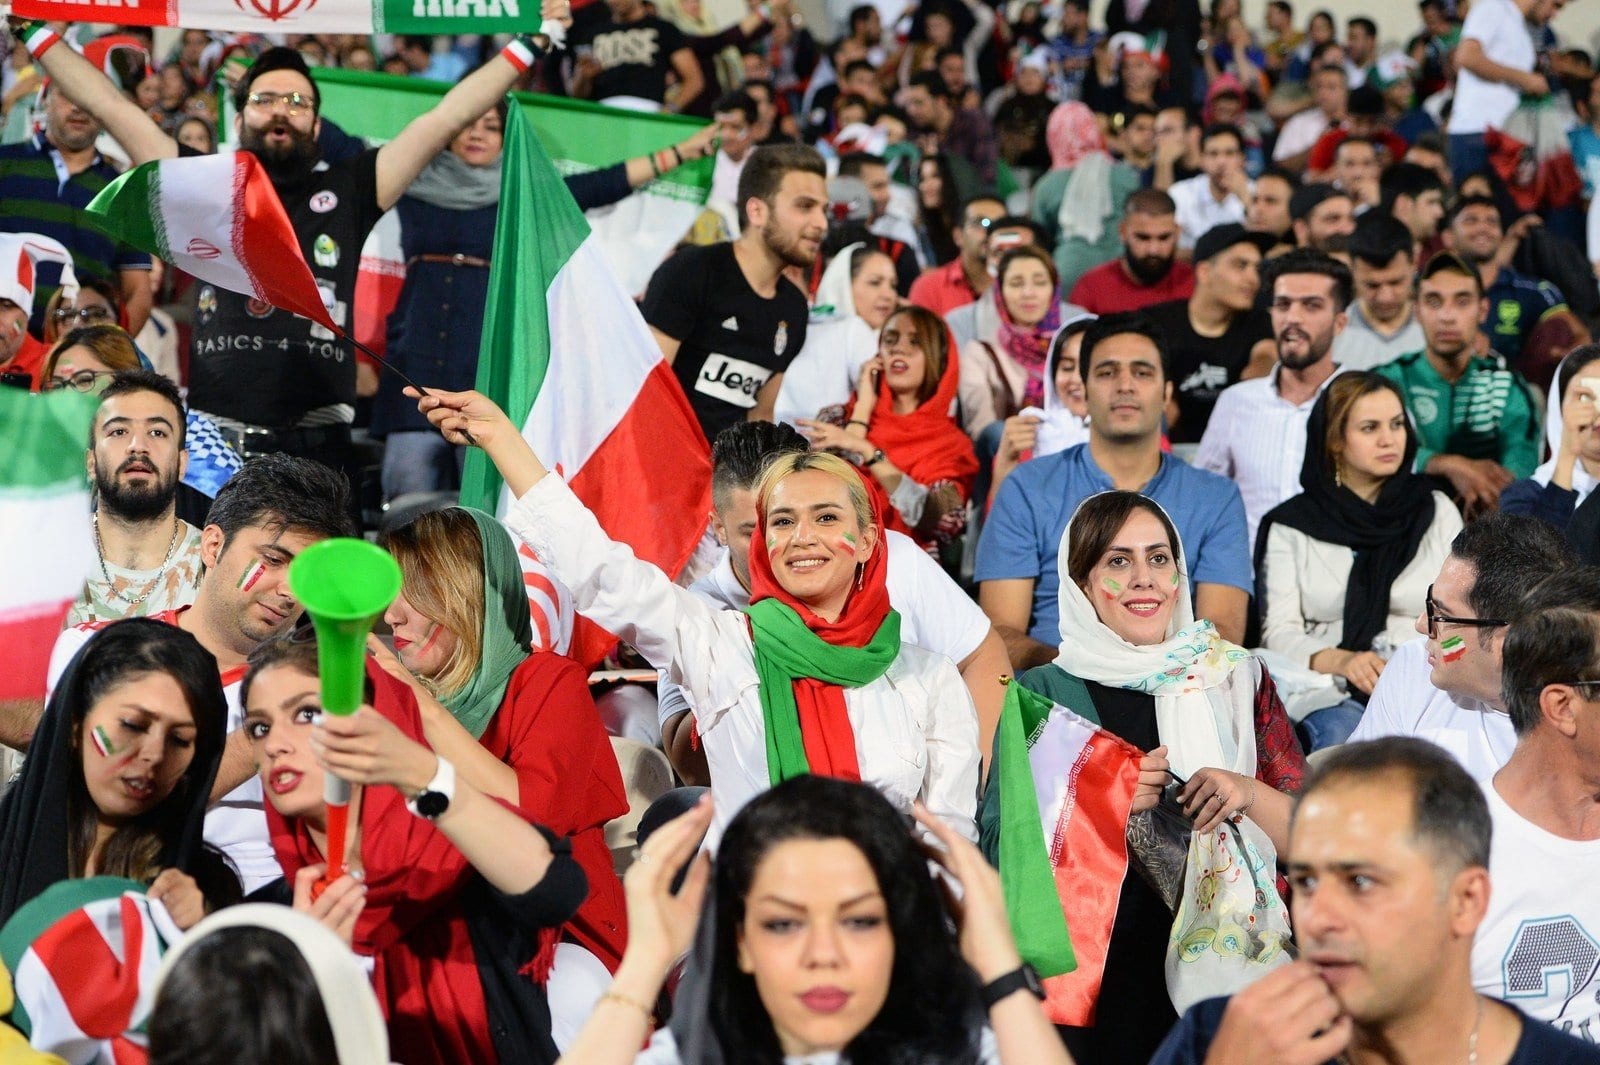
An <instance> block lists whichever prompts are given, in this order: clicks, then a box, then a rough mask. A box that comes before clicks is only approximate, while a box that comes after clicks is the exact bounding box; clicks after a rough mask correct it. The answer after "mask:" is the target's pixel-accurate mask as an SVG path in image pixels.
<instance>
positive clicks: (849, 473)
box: [756, 451, 874, 529]
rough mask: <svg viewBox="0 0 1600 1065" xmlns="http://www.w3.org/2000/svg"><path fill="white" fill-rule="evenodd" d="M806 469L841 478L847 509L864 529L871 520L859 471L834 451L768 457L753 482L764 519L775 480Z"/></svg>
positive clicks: (775, 484)
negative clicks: (769, 460)
mask: <svg viewBox="0 0 1600 1065" xmlns="http://www.w3.org/2000/svg"><path fill="white" fill-rule="evenodd" d="M807 470H816V471H817V472H819V473H826V474H828V475H829V476H830V477H834V478H836V479H837V480H839V481H841V482H843V484H844V487H845V491H846V492H847V493H848V494H849V496H850V509H852V510H854V511H855V514H856V521H857V522H858V523H859V524H860V526H861V528H862V529H867V528H869V527H870V526H872V525H873V524H874V523H873V520H872V501H871V499H870V498H869V497H868V495H867V486H866V484H865V483H864V482H863V481H862V480H861V474H860V473H858V472H857V471H856V468H855V467H854V466H852V465H850V464H849V463H848V462H846V461H845V460H844V459H842V458H840V457H839V456H838V455H832V454H829V453H828V452H826V451H791V452H789V453H788V454H785V455H780V456H778V457H777V458H776V459H773V460H772V464H771V465H770V466H768V467H767V469H766V472H765V473H763V474H762V475H761V482H760V484H758V485H757V486H756V506H757V509H758V510H759V511H760V513H761V515H762V520H763V521H765V520H766V517H765V516H766V513H767V500H768V499H769V498H770V497H771V495H772V490H773V489H774V488H776V487H777V486H778V482H779V481H781V480H783V479H784V478H785V477H787V476H789V475H790V474H791V473H805V472H806V471H807Z"/></svg>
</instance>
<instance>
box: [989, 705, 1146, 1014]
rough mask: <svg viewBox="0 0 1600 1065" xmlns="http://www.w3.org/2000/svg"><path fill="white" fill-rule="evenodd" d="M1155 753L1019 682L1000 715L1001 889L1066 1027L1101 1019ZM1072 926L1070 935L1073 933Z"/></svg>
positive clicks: (1048, 1004) (1050, 1003) (1020, 941)
mask: <svg viewBox="0 0 1600 1065" xmlns="http://www.w3.org/2000/svg"><path fill="white" fill-rule="evenodd" d="M1142 757H1143V752H1141V751H1140V750H1139V749H1138V748H1136V747H1133V746H1132V745H1130V744H1128V743H1127V742H1125V741H1123V740H1121V739H1118V738H1117V737H1116V736H1113V735H1112V734H1111V733H1109V732H1107V731H1105V730H1104V729H1102V728H1099V727H1098V726H1096V725H1094V724H1092V723H1090V722H1089V721H1086V720H1084V719H1083V718H1082V717H1079V716H1078V715H1077V714H1075V713H1073V712H1072V711H1071V710H1069V709H1067V708H1066V707H1064V706H1061V705H1060V704H1058V703H1054V702H1052V701H1051V700H1049V699H1047V698H1045V697H1044V696H1042V695H1039V694H1037V693H1035V692H1032V691H1029V690H1028V689H1027V688H1024V687H1023V686H1022V685H1020V684H1018V683H1016V682H1015V681H1012V682H1011V683H1010V684H1008V685H1007V687H1006V700H1005V706H1004V707H1003V709H1002V710H1001V713H1000V742H999V754H998V764H997V766H996V767H995V770H994V771H995V772H997V773H998V774H999V785H998V786H999V792H1000V861H999V866H1000V881H1001V886H1002V888H1003V890H1004V894H1005V900H1006V912H1007V913H1008V914H1009V916H1010V918H1011V928H1012V932H1013V933H1014V934H1015V936H1016V939H1017V945H1018V947H1019V948H1020V949H1021V951H1022V956H1023V958H1025V959H1026V960H1027V961H1028V962H1029V963H1031V964H1032V965H1033V967H1034V968H1035V969H1037V970H1038V971H1039V974H1040V976H1042V977H1044V978H1045V980H1044V988H1045V1013H1046V1014H1047V1015H1048V1016H1049V1018H1050V1020H1051V1021H1053V1022H1054V1023H1056V1024H1068V1025H1087V1024H1092V1023H1093V1021H1094V1008H1095V1002H1096V1001H1097V1000H1098V999H1099V997H1100V981H1101V978H1102V977H1103V976H1104V975H1105V966H1106V949H1107V947H1108V946H1109V945H1110V942H1111V926H1112V924H1113V923H1114V922H1115V921H1116V917H1117V900H1118V897H1119V895H1120V894H1121V890H1122V881H1123V878H1124V877H1125V876H1126V875H1127V872H1128V848H1127V841H1126V838H1125V833H1126V832H1127V826H1128V815H1129V813H1130V812H1131V811H1132V808H1133V794H1134V791H1135V790H1136V789H1137V788H1138V786H1139V761H1140V759H1141V758H1142ZM1069 929H1070V934H1069Z"/></svg>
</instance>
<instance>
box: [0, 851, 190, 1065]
mask: <svg viewBox="0 0 1600 1065" xmlns="http://www.w3.org/2000/svg"><path fill="white" fill-rule="evenodd" d="M182 935H183V933H182V932H180V931H179V930H178V927H177V925H175V924H173V922H172V918H171V916H170V915H168V913H167V910H166V907H165V906H163V905H162V904H161V903H159V902H152V901H150V900H149V899H148V898H146V897H145V893H144V885H143V884H139V883H136V882H134V881H132V880H123V879H120V878H117V877H107V876H96V877H89V878H87V879H82V878H80V879H77V880H63V881H61V882H60V883H57V884H53V885H51V886H50V887H48V888H46V889H45V890H44V892H43V893H41V894H40V895H38V896H37V897H35V898H34V899H32V900H30V901H29V902H28V903H26V904H25V905H23V906H22V907H21V908H19V909H18V910H17V912H16V913H15V914H13V915H12V917H11V920H9V921H7V922H6V925H5V928H4V929H3V930H0V959H3V960H4V962H5V966H6V968H7V969H9V970H10V971H11V973H12V981H13V983H14V984H15V990H16V1006H15V1008H14V1009H13V1011H12V1013H11V1016H10V1020H11V1023H12V1024H14V1025H15V1026H16V1027H17V1029H18V1030H19V1031H21V1032H23V1033H24V1034H25V1035H27V1036H28V1037H29V1041H30V1042H31V1043H32V1044H33V1046H34V1048H35V1049H37V1050H40V1051H44V1052H47V1053H51V1054H55V1055H58V1056H59V1057H61V1058H62V1059H64V1060H65V1061H67V1062H69V1063H72V1065H79V1063H82V1065H89V1063H94V1065H144V1063H145V1062H146V1061H148V1060H149V1051H148V1044H147V1040H146V1038H145V1031H144V1030H145V1027H146V1025H147V1024H148V1022H149V1019H150V1010H151V1007H152V1006H153V1005H154V1004H155V977H156V972H157V970H158V969H159V968H160V966H161V956H162V954H164V953H165V952H166V950H167V949H168V947H170V946H171V945H172V944H174V943H176V942H177V941H178V940H179V939H180V938H182Z"/></svg>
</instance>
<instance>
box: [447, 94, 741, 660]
mask: <svg viewBox="0 0 1600 1065" xmlns="http://www.w3.org/2000/svg"><path fill="white" fill-rule="evenodd" d="M501 165H502V173H501V186H500V218H499V222H498V224H497V225H496V227H495V238H494V256H493V258H492V260H491V261H492V262H493V264H494V265H493V266H492V267H491V268H490V274H489V299H488V305H487V306H486V307H485V310H484V322H483V341H482V344H481V346H480V347H479V349H478V352H479V353H478V381H477V384H478V390H479V391H480V392H483V393H484V394H485V395H487V396H489V397H491V398H492V399H494V400H495V402H497V403H499V404H500V405H501V407H502V408H504V409H505V411H506V413H507V414H509V415H510V416H511V420H512V421H514V422H520V423H521V424H522V427H523V429H522V435H523V436H524V437H525V438H526V439H527V440H528V442H529V443H530V444H532V445H533V449H534V451H535V452H536V453H537V454H538V455H539V456H540V458H541V459H543V460H544V462H545V464H546V465H547V466H549V467H550V468H551V469H554V470H556V471H557V472H558V473H559V474H560V475H561V476H562V477H564V478H565V479H566V480H567V481H568V482H569V483H570V484H571V486H572V489H573V491H574V492H576V493H577V495H578V497H579V498H580V499H582V500H583V501H584V503H585V504H586V505H587V506H588V507H589V509H590V510H592V511H593V512H594V514H595V517H596V518H597V519H599V522H600V524H601V526H602V527H603V528H604V529H605V530H606V532H607V533H608V534H610V536H611V537H612V538H613V539H616V540H619V541H621V542H623V543H626V544H628V545H630V546H631V547H632V548H633V550H634V552H635V553H636V554H637V555H638V556H639V557H640V558H642V559H644V560H646V561H648V562H653V563H655V564H656V565H657V566H660V567H661V568H662V569H663V570H665V571H666V572H668V573H670V574H676V573H677V572H678V571H679V570H680V569H681V568H682V566H683V564H684V562H686V561H687V560H688V558H689V556H690V555H691V554H692V553H693V551H694V547H695V544H696V543H698V542H699V540H700V536H701V534H702V532H703V531H704V530H705V526H706V518H707V515H708V514H709V513H710V508H711V461H710V455H709V454H708V451H707V448H706V441H705V436H704V434H702V433H701V431H700V427H699V423H698V422H697V421H696V420H695V417H694V412H693V411H692V410H690V408H689V402H688V400H687V399H685V398H684V395H683V390H682V389H681V388H680V387H679V385H678V382H677V379H676V378H675V377H673V375H672V369H671V367H670V366H668V365H667V362H666V360H665V359H664V358H662V356H661V349H660V348H658V347H657V346H656V342H655V340H654V338H652V337H651V335H650V330H649V327H647V326H646V325H645V323H644V318H643V317H642V316H641V315H640V314H639V309H638V308H637V307H636V306H635V305H634V303H633V301H632V300H631V299H629V298H628V294H627V293H626V292H624V291H623V290H622V287H621V286H620V285H619V284H617V279H616V277H615V276H613V275H612V273H611V271H610V269H609V268H608V267H607V265H606V262H605V259H604V258H603V257H602V256H601V254H600V251H599V248H598V247H597V246H596V243H595V240H594V235H593V234H592V232H591V231H590V229H589V224H588V223H587V222H586V221H585V220H584V217H583V215H582V214H581V213H580V212H579V211H578V207H577V205H576V204H575V203H574V202H573V200H572V197H571V196H570V195H569V194H568V193H567V190H566V187H565V185H564V184H563V183H562V181H561V178H560V176H559V175H558V174H557V173H556V170H555V167H554V166H553V165H552V164H551V162H550V158H549V156H547V155H546V154H545V152H544V149H543V148H542V147H541V146H540V144H539V138H538V137H537V136H535V134H534V131H533V127H532V124H531V123H530V122H529V121H528V117H527V115H526V114H525V113H524V110H523V107H522V105H521V104H520V103H517V102H516V101H513V102H512V104H511V108H510V112H509V113H508V114H507V116H506V131H505V156H504V160H503V162H502V164H501ZM461 502H462V503H463V504H464V505H467V506H475V507H480V508H482V509H484V510H487V511H489V512H491V513H495V514H504V513H505V510H506V507H507V506H508V505H509V503H510V502H511V500H510V495H509V493H508V492H507V491H506V490H505V487H504V485H503V484H502V482H501V480H500V476H499V474H497V473H496V472H495V470H494V467H493V466H492V465H491V464H490V463H489V461H488V459H487V458H486V457H485V456H484V454H483V452H481V451H478V450H476V449H474V450H473V451H472V452H471V453H470V454H469V455H468V456H467V466H466V472H465V474H464V476H463V478H462V487H461ZM585 626H587V623H585V625H584V626H580V631H579V633H578V634H577V636H576V638H575V639H574V643H573V651H572V655H573V657H574V658H577V659H578V660H579V661H594V660H596V659H597V658H599V657H600V655H599V654H596V653H595V652H596V651H600V652H602V653H603V651H604V649H605V648H606V647H607V646H609V644H610V643H611V642H614V641H612V640H611V639H610V638H609V637H602V636H600V635H599V630H598V629H595V628H593V627H592V626H587V627H588V628H589V631H588V633H585V632H584V631H583V628H584V627H585Z"/></svg>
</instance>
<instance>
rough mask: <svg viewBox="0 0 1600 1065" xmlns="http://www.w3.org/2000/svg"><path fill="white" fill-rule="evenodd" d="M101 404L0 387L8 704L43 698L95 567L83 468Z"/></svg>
mask: <svg viewBox="0 0 1600 1065" xmlns="http://www.w3.org/2000/svg"><path fill="white" fill-rule="evenodd" d="M97 406H98V401H97V400H96V399H95V398H94V397H93V396H88V395H85V394H83V393H81V392H74V391H73V390H71V389H62V390H60V391H58V392H45V393H42V394H33V393H28V392H23V391H20V390H19V389H15V388H0V453H3V454H4V455H5V457H6V458H5V462H3V463H0V643H4V645H5V648H6V661H5V665H4V666H3V667H0V700H5V699H43V698H44V694H45V672H46V669H47V667H48V666H49V664H50V649H51V648H52V647H54V646H55V642H56V636H57V635H59V634H60V632H61V624H62V622H63V621H64V620H65V619H66V616H67V610H68V608H70V607H71V606H72V602H73V600H74V599H76V598H77V597H78V595H79V594H80V593H81V592H82V591H83V582H84V579H85V578H87V577H88V576H89V573H90V571H91V569H92V568H93V566H94V557H95V556H94V538H93V536H92V534H91V533H90V531H89V530H90V524H89V522H90V516H89V515H90V512H89V482H88V479H87V475H86V474H85V472H84V467H83V450H84V448H85V447H87V446H88V441H89V423H90V422H91V421H92V420H93V418H94V412H95V408H96V407H97Z"/></svg>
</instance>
